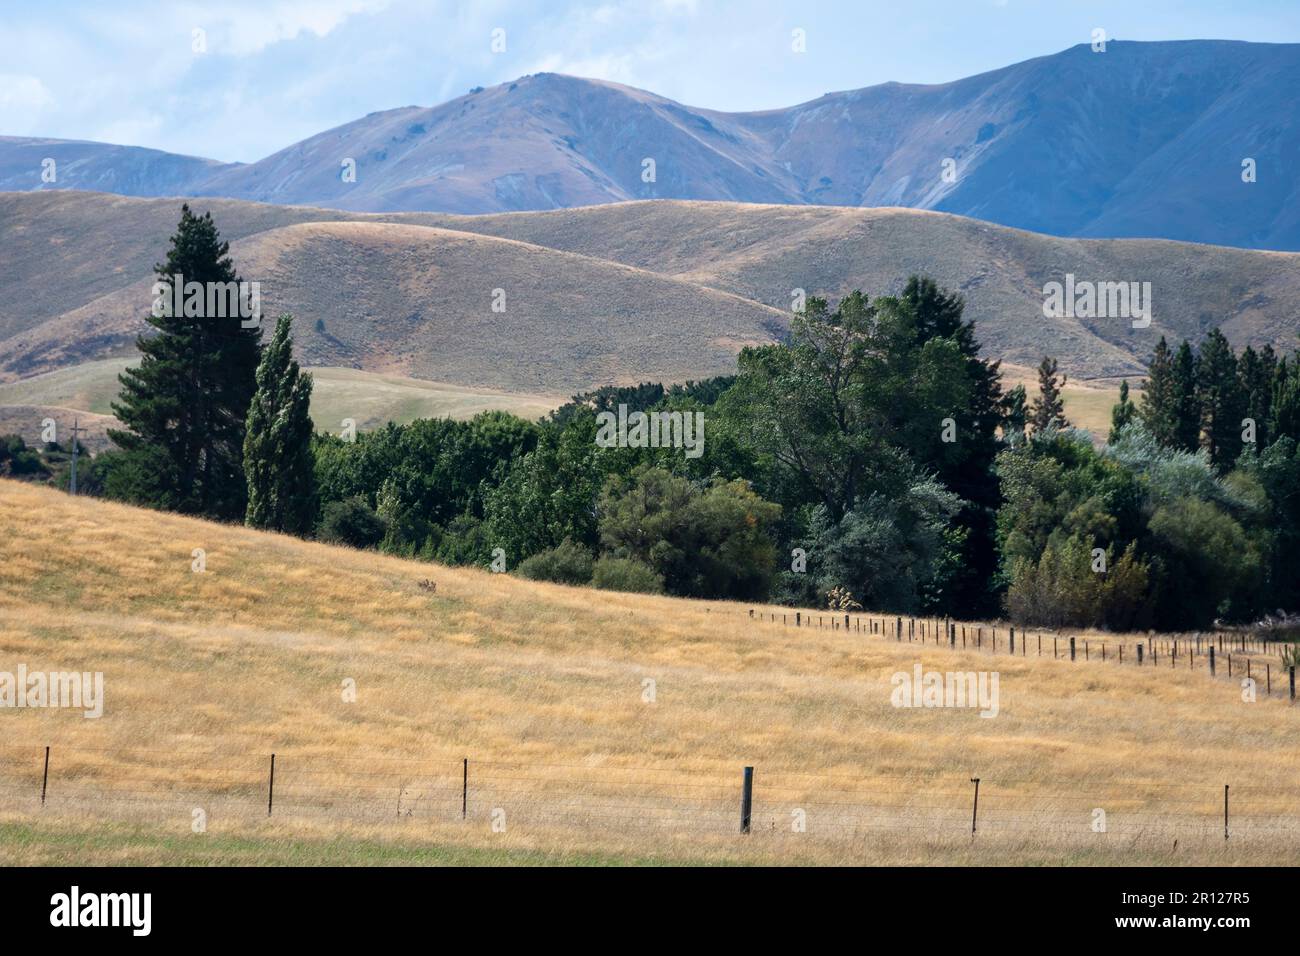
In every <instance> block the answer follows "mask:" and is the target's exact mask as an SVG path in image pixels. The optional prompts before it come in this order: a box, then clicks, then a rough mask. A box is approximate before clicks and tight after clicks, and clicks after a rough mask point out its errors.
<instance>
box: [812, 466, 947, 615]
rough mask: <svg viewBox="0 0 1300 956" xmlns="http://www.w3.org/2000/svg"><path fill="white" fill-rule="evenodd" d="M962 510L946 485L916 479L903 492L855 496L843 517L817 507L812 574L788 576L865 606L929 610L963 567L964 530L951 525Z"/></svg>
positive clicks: (904, 611) (821, 592)
mask: <svg viewBox="0 0 1300 956" xmlns="http://www.w3.org/2000/svg"><path fill="white" fill-rule="evenodd" d="M960 507H961V499H960V498H958V497H957V496H956V495H954V494H953V493H952V492H950V491H948V490H947V489H946V488H944V487H943V485H942V484H941V483H939V482H938V481H935V480H933V479H923V478H918V479H916V480H914V482H913V483H912V484H911V486H910V487H909V488H908V489H907V490H906V492H905V493H904V494H902V495H899V496H893V497H888V498H887V497H885V496H884V495H880V494H874V495H871V496H869V497H867V498H866V499H863V500H860V501H858V502H857V503H856V504H855V506H854V507H853V508H852V509H851V510H850V511H849V512H847V513H846V514H845V515H844V516H843V517H842V518H841V519H840V520H839V521H832V520H830V514H829V512H828V511H827V510H826V509H825V508H824V507H821V508H818V509H817V511H816V512H815V514H814V516H813V521H812V526H811V528H810V533H809V536H808V539H807V541H806V544H805V551H806V552H807V554H808V570H807V574H806V575H790V577H794V578H796V579H798V578H801V577H802V578H805V579H806V580H807V581H808V582H809V584H808V586H809V588H810V592H811V595H812V596H816V595H824V594H826V593H827V592H829V591H830V590H832V589H833V588H848V590H849V591H851V592H852V593H853V595H854V597H855V598H857V599H858V600H859V601H860V602H861V603H862V604H863V605H864V606H866V607H871V608H876V609H878V610H883V611H888V612H891V613H896V614H913V613H919V612H921V611H928V610H932V609H933V608H934V607H936V606H938V605H940V604H941V603H942V601H941V598H942V597H943V596H944V595H943V594H942V590H943V589H944V587H945V586H948V585H950V583H951V581H952V580H953V579H954V578H955V576H956V571H957V569H958V567H959V565H960V555H961V554H962V550H963V548H962V546H963V545H964V543H965V542H964V539H963V537H962V535H963V531H962V530H961V529H957V528H954V527H953V526H952V525H951V521H952V518H953V516H954V515H955V514H957V512H958V511H959V510H960ZM954 534H955V536H953V535H954ZM802 603H810V602H808V601H807V600H806V599H805V601H804V602H802ZM817 603H820V601H818V602H817Z"/></svg>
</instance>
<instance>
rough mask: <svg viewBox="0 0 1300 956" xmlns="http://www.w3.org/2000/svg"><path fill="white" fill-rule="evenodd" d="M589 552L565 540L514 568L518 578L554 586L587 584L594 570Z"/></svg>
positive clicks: (569, 540) (568, 539)
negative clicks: (551, 582)
mask: <svg viewBox="0 0 1300 956" xmlns="http://www.w3.org/2000/svg"><path fill="white" fill-rule="evenodd" d="M594 563H595V562H594V559H593V558H592V556H591V552H590V551H588V550H587V549H586V548H584V547H582V545H579V544H574V543H573V541H572V540H571V539H570V538H565V539H564V540H563V541H561V542H560V543H559V544H558V545H556V546H555V547H554V548H550V549H548V550H546V551H542V552H539V553H538V554H534V555H533V556H532V557H530V558H525V559H524V560H523V561H522V562H520V564H519V567H517V568H515V573H516V574H518V575H519V576H520V577H523V578H528V579H530V580H532V581H553V582H554V583H556V584H587V583H589V582H590V581H591V575H592V571H593V568H594Z"/></svg>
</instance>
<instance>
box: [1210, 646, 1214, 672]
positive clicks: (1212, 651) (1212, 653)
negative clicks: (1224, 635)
mask: <svg viewBox="0 0 1300 956" xmlns="http://www.w3.org/2000/svg"><path fill="white" fill-rule="evenodd" d="M1210 676H1211V677H1213V676H1214V645H1213V644H1211V645H1210Z"/></svg>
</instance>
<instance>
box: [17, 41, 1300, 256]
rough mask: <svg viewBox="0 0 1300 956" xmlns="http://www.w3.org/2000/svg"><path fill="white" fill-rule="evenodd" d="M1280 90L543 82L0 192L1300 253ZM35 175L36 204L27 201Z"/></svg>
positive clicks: (1122, 80)
mask: <svg viewBox="0 0 1300 956" xmlns="http://www.w3.org/2000/svg"><path fill="white" fill-rule="evenodd" d="M1297 87H1300V45H1297V44H1265V43H1242V42H1232V41H1220V40H1195V41H1176V42H1157V43H1137V42H1121V41H1111V42H1109V43H1108V44H1107V45H1106V49H1105V51H1104V52H1093V50H1092V49H1091V48H1090V47H1089V46H1088V45H1079V46H1075V47H1072V48H1070V49H1067V50H1064V51H1062V52H1060V53H1057V54H1054V55H1051V56H1045V57H1039V58H1036V59H1032V60H1028V61H1025V62H1022V63H1017V64H1014V65H1011V66H1007V67H1004V68H1002V69H999V70H994V71H991V72H988V73H983V74H980V75H978V76H972V77H968V78H965V79H962V80H957V81H954V82H951V83H944V84H938V85H920V84H908V83H885V84H881V85H878V86H872V87H868V88H864V89H858V90H850V91H845V92H836V93H827V94H826V95H824V96H822V97H819V98H818V99H815V100H812V101H810V102H807V103H802V104H798V105H795V106H789V107H783V108H777V109H770V110H765V111H761V112H754V113H724V112H720V111H716V110H710V109H704V108H698V107H693V106H686V105H683V104H680V103H677V102H674V101H672V100H669V99H666V98H664V97H661V96H657V95H655V94H653V93H650V92H647V91H643V90H637V89H633V88H630V87H626V86H621V85H619V84H615V83H609V82H604V81H599V80H590V79H583V78H580V77H573V76H564V75H558V74H549V73H541V74H537V75H532V76H525V77H520V78H519V79H517V80H514V81H512V82H509V83H502V84H500V85H498V86H494V87H491V88H489V89H476V90H475V91H473V92H471V93H469V94H467V95H465V96H461V97H458V98H456V99H453V100H451V101H449V102H447V103H443V104H441V105H438V106H433V107H422V106H405V107H401V108H399V109H390V110H383V111H379V112H374V113H371V114H369V115H367V116H364V117H361V118H359V119H356V120H353V121H351V122H348V123H346V124H344V125H342V126H339V127H337V128H334V129H330V130H326V131H324V132H321V133H319V134H317V135H315V136H312V137H309V138H308V139H305V140H303V141H301V142H298V143H295V144H293V145H291V146H289V147H287V148H285V149H282V150H280V151H278V152H276V153H274V154H272V155H270V156H267V157H265V158H263V159H261V160H259V161H257V162H254V163H248V164H222V163H215V162H212V161H206V160H198V159H194V158H192V157H183V156H170V155H168V154H162V153H157V152H156V151H152V150H143V149H133V148H130V147H119V146H108V145H104V144H94V143H82V142H68V141H56V140H34V139H19V138H12V137H10V138H6V139H0V190H32V189H46V188H51V187H54V186H57V187H59V188H72V189H90V190H104V191H112V192H119V193H123V194H126V195H136V196H170V195H194V196H222V197H230V198H240V199H249V200H256V201H259V202H271V203H283V204H294V205H315V206H327V207H331V208H335V209H345V210H354V211H372V212H388V211H410V210H425V211H442V212H453V213H464V214H480V213H492V212H505V211H520V210H542V209H557V208H570V207H577V206H587V205H592V204H598V203H610V202H620V201H625V200H633V199H687V200H709V201H726V202H745V203H763V204H766V203H781V204H795V205H819V206H849V207H909V208H917V209H931V210H937V211H941V212H948V213H955V214H958V215H962V216H967V217H973V218H977V219H981V220H986V221H989V222H995V223H998V224H1001V225H1005V226H1012V227H1015V228H1019V229H1027V230H1033V231H1036V232H1043V233H1048V234H1052V235H1059V236H1071V237H1097V238H1117V237H1145V238H1166V239H1176V240H1180V241H1193V242H1200V243H1214V244H1219V245H1231V246H1240V247H1251V248H1269V249H1280V250H1300V212H1298V211H1297V210H1300V203H1298V202H1297V199H1298V198H1300V172H1298V171H1297V167H1296V165H1295V163H1294V162H1293V161H1292V158H1293V157H1294V156H1295V155H1296V151H1297V150H1298V149H1300V124H1298V123H1297V122H1296V116H1295V111H1294V109H1293V106H1292V103H1291V99H1290V95H1289V94H1288V93H1287V92H1286V91H1287V90H1293V89H1295V88H1297ZM45 157H49V158H53V159H55V160H56V161H57V162H58V163H59V168H60V170H61V173H60V177H59V179H58V181H57V182H56V183H54V184H42V183H41V181H40V171H41V165H40V163H41V159H42V158H45ZM1247 159H1250V160H1253V161H1254V164H1255V169H1256V178H1255V181H1254V182H1249V183H1247V182H1244V181H1243V177H1242V164H1243V162H1244V161H1245V160H1247ZM647 160H652V161H653V163H654V169H653V173H654V174H653V176H649V175H646V170H647V166H646V161H647ZM348 161H351V162H353V163H355V169H356V176H355V181H345V179H344V177H343V176H342V171H343V166H344V164H345V163H346V162H348ZM945 161H951V167H950V168H951V171H952V175H950V176H947V177H945V176H944V175H943V173H944V168H945V167H944V163H945Z"/></svg>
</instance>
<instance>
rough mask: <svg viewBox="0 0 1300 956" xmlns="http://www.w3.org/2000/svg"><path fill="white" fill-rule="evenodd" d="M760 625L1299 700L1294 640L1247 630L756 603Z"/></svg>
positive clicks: (752, 615) (753, 617) (751, 613)
mask: <svg viewBox="0 0 1300 956" xmlns="http://www.w3.org/2000/svg"><path fill="white" fill-rule="evenodd" d="M749 617H750V619H751V620H753V621H754V623H755V624H762V623H768V624H776V625H780V626H782V627H787V628H797V629H804V628H813V629H818V630H830V631H843V632H845V633H846V634H847V633H852V634H859V635H866V636H869V637H870V636H875V637H880V638H883V639H885V640H892V641H894V642H895V643H911V644H921V645H926V644H929V645H933V646H935V647H945V646H946V647H947V648H949V649H950V650H957V649H961V650H964V651H982V652H987V653H989V654H1008V655H1012V656H1015V657H1025V658H1028V657H1040V658H1041V657H1050V658H1052V659H1053V660H1065V661H1073V662H1080V661H1082V662H1085V663H1093V662H1097V663H1110V664H1117V665H1128V666H1134V667H1146V668H1149V669H1153V670H1157V671H1159V670H1172V671H1177V670H1180V669H1181V670H1191V671H1201V672H1203V673H1205V674H1207V675H1209V676H1210V677H1216V678H1222V679H1230V680H1237V681H1250V682H1252V684H1253V691H1254V693H1256V695H1257V696H1264V697H1277V698H1281V699H1285V700H1289V701H1291V702H1293V703H1294V702H1295V699H1296V673H1295V667H1294V665H1290V664H1287V663H1285V662H1284V661H1283V658H1282V652H1283V650H1284V649H1286V648H1289V647H1290V646H1291V645H1290V644H1289V643H1288V642H1283V641H1262V640H1259V639H1258V638H1255V637H1252V636H1250V635H1248V634H1245V633H1237V632H1223V631H1216V632H1214V633H1211V634H1203V633H1195V634H1177V635H1172V634H1171V635H1167V636H1161V637H1155V636H1151V635H1147V636H1142V635H1113V636H1109V637H1105V638H1101V639H1097V638H1095V637H1092V636H1089V637H1084V636H1082V635H1072V634H1061V633H1058V632H1054V631H1042V630H1037V629H1033V628H1016V627H1014V626H1012V625H1007V624H997V623H961V622H957V621H952V620H950V619H947V618H913V617H900V616H894V617H881V616H879V615H860V614H853V613H851V612H849V613H845V612H842V611H841V612H826V611H820V612H819V611H806V610H792V609H791V610H786V609H782V610H780V611H773V610H770V609H768V608H763V609H751V610H750V611H749Z"/></svg>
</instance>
